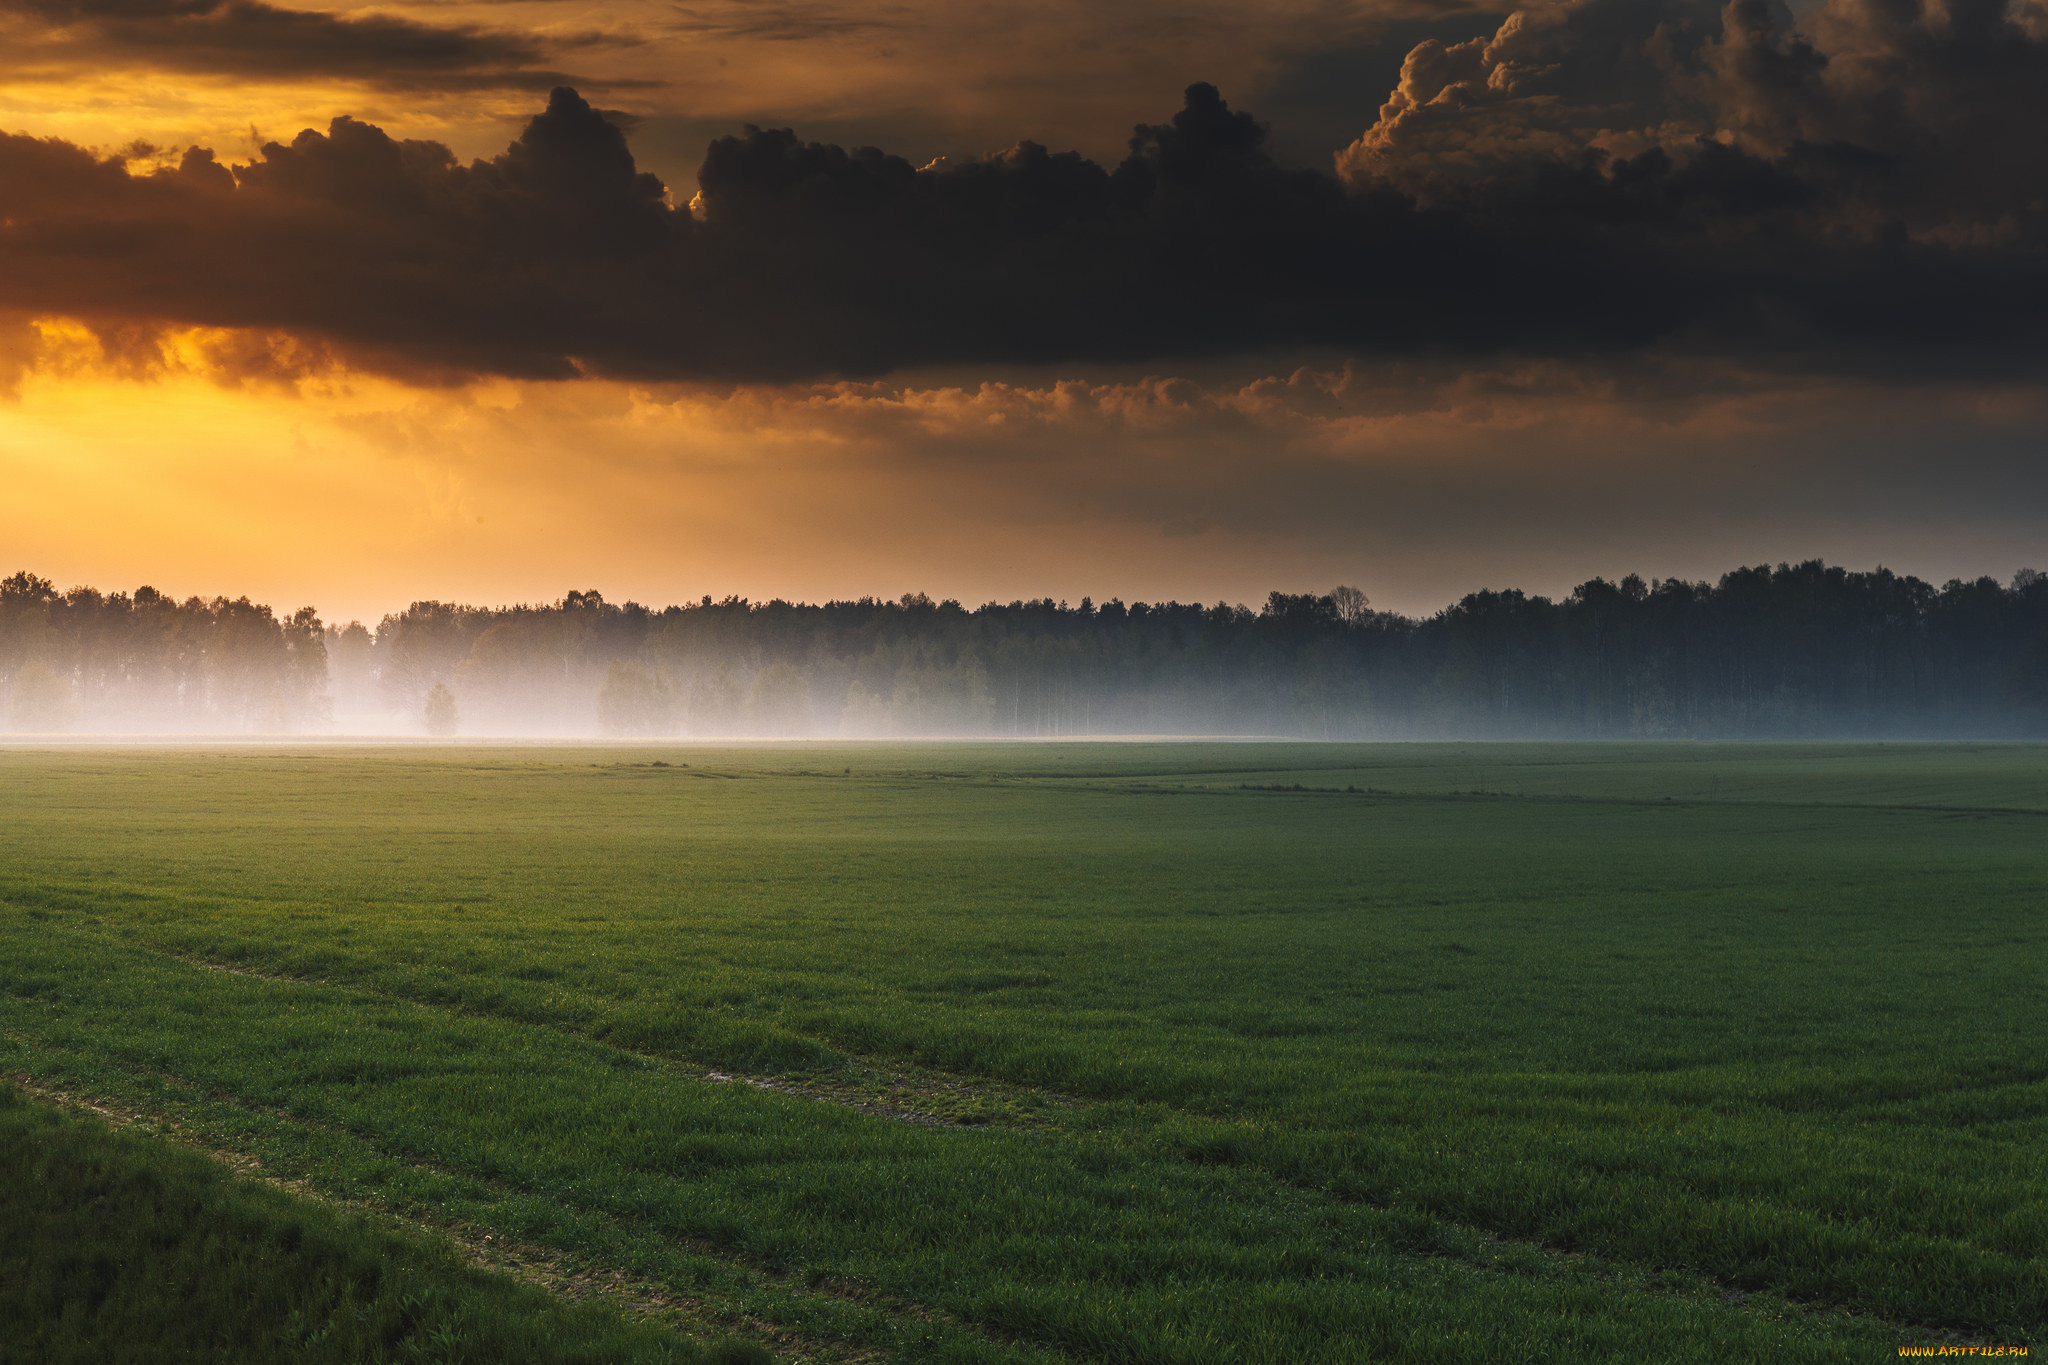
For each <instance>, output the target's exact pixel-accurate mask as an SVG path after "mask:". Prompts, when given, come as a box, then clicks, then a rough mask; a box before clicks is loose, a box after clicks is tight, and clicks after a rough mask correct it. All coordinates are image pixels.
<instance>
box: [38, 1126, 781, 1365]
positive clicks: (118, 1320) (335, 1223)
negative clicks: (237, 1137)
mask: <svg viewBox="0 0 2048 1365" xmlns="http://www.w3.org/2000/svg"><path fill="white" fill-rule="evenodd" d="M0 1207H5V1208H6V1210H7V1214H8V1216H7V1218H6V1219H5V1220H0V1322H4V1323H5V1324H6V1326H5V1328H4V1329H0V1331H4V1333H5V1337H4V1341H0V1358H4V1359H8V1360H21V1361H31V1360H33V1361H41V1362H46V1363H47V1365H57V1363H58V1362H67V1363H68V1362H86V1361H91V1362H116V1361H136V1362H150V1365H160V1363H161V1362H169V1361H181V1360H189V1361H205V1362H209V1363H210V1365H223V1363H225V1362H236V1363H239V1362H259V1361H272V1360H285V1359H288V1360H296V1361H304V1362H308V1365H312V1363H313V1362H327V1361H332V1362H337V1365H340V1363H343V1362H346V1363H348V1365H358V1363H360V1362H387V1361H388V1362H420V1363H421V1365H427V1363H429V1362H431V1363H433V1365H460V1362H465V1361H467V1362H477V1363H478V1365H482V1363H483V1362H493V1363H494V1365H526V1363H527V1362H551V1363H552V1362H587V1363H588V1365H613V1363H615V1362H632V1365H721V1363H722V1362H731V1363H732V1365H740V1363H741V1362H751V1361H757V1360H758V1361H761V1362H764V1365H765V1362H766V1361H767V1359H768V1357H767V1356H766V1355H765V1354H763V1353H762V1352H761V1351H760V1348H759V1347H751V1346H745V1345H743V1344H739V1343H721V1344H720V1345H718V1346H716V1347H714V1348H712V1350H711V1351H710V1352H709V1353H706V1352H701V1351H698V1350H695V1349H693V1348H691V1347H690V1346H688V1345H686V1344H684V1343H683V1342H682V1341H681V1340H679V1339H678V1338H677V1337H676V1336H674V1335H673V1334H671V1333H667V1332H663V1331H660V1330H658V1329H656V1328H654V1327H653V1326H651V1325H647V1324H635V1323H628V1322H625V1321H622V1320H621V1318H620V1317H619V1316H618V1315H617V1314H616V1313H613V1312H608V1311H605V1310H604V1309H602V1308H597V1307H594V1306H588V1305H577V1304H570V1303H565V1302H563V1301H562V1300H560V1299H558V1298H556V1297H553V1296H550V1295H548V1294H545V1293H542V1292H541V1291H539V1290H537V1289H533V1288H531V1287H528V1286H525V1285H522V1284H519V1283H517V1282H515V1281H514V1280H511V1279H509V1278H506V1277H504V1276H500V1275H491V1274H486V1273H482V1272H479V1271H478V1270H476V1269H475V1268H473V1267H472V1266H470V1265H469V1264H467V1263H466V1261H465V1260H464V1259H463V1258H461V1257H459V1256H458V1255H456V1254H455V1253H454V1252H453V1251H452V1249H450V1248H449V1247H448V1246H446V1245H443V1244H441V1243H439V1242H438V1241H435V1240H433V1239H428V1238H422V1237H420V1236H419V1235H417V1234H413V1235H406V1234H403V1233H400V1232H397V1231H394V1230H392V1229H390V1228H388V1227H380V1226H378V1225H376V1224H375V1223H374V1222H372V1221H370V1220H367V1219H365V1218H363V1217H362V1216H360V1215H354V1216H351V1215H348V1214H344V1213H339V1212H337V1211H335V1210H333V1209H330V1208H327V1207H324V1206H322V1205H321V1204H318V1203H311V1202H308V1201H305V1200H302V1199H296V1198H293V1197H291V1196H290V1195H287V1194H283V1193H280V1192H278V1191H276V1190H273V1189H270V1188H267V1187H265V1186H262V1185H257V1184H252V1183H250V1182H248V1181H245V1180H237V1179H235V1178H233V1177H232V1176H230V1175H229V1174H228V1173H227V1172H226V1171H224V1170H223V1169H222V1168H221V1167H220V1166H219V1165H217V1164H215V1163H214V1162H211V1161H208V1160H206V1159H205V1158H203V1157H201V1156H198V1155H195V1154H193V1153H191V1152H188V1151H183V1150H180V1149H178V1148H176V1147H172V1146H168V1145H166V1144H163V1143H160V1142H151V1141H147V1140H143V1139H138V1138H136V1137H133V1136H129V1135H126V1134H120V1133H113V1132H109V1131H108V1130H107V1129H106V1128H105V1127H103V1126H101V1125H99V1124H96V1123H93V1122H91V1121H89V1120H81V1119H79V1118H77V1117H72V1116H67V1115H63V1114H60V1113H58V1112H57V1111H55V1110H52V1109H49V1108H47V1107H44V1106H39V1105H31V1104H29V1103H27V1102H26V1101H24V1100H22V1099H21V1098H19V1097H17V1096H15V1095H13V1094H9V1093H0Z"/></svg>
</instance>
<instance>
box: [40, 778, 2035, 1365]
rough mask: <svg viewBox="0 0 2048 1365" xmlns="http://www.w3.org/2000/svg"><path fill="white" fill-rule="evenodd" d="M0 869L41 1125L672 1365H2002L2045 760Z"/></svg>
mask: <svg viewBox="0 0 2048 1365" xmlns="http://www.w3.org/2000/svg"><path fill="white" fill-rule="evenodd" d="M0 827H4V829H5V831H6V833H5V836H4V840H5V841H4V844H0V849H4V854H0V935H4V944H0V1073H5V1074H8V1075H12V1076H14V1077H15V1078H16V1082H17V1084H18V1085H19V1086H20V1087H21V1088H23V1089H24V1090H26V1091H28V1092H30V1093H31V1094H32V1095H34V1096H38V1097H40V1098H39V1099H36V1100H35V1101H34V1103H35V1104H36V1105H37V1106H42V1105H45V1104H47V1103H52V1102H63V1101H69V1102H72V1103H73V1104H76V1103H78V1102H82V1101H91V1102H92V1103H94V1104H96V1105H98V1106H100V1107H102V1108H103V1109H105V1110H108V1111H110V1112H112V1113H114V1114H116V1115H119V1116H126V1117H127V1118H128V1119H130V1120H132V1121H133V1122H134V1124H135V1126H136V1127H137V1128H138V1130H139V1131H141V1132H143V1133H162V1134H166V1135H169V1136H172V1137H174V1138H175V1139H176V1140H177V1141H178V1142H180V1143H183V1144H187V1145H196V1146H198V1147H200V1148H203V1149H206V1150H207V1151H209V1152H211V1153H213V1154H215V1155H216V1156H219V1157H222V1158H224V1159H226V1160H228V1161H229V1162H230V1163H232V1164H234V1165H237V1166H240V1167H242V1168H244V1169H248V1170H251V1171H255V1172H258V1173H260V1174H261V1175H262V1176H264V1177H266V1178H268V1179H270V1180H272V1181H276V1182H283V1183H286V1184H288V1185H290V1186H291V1187H292V1188H293V1189H295V1190H297V1191H298V1192H299V1193H298V1194H296V1195H294V1196H292V1197H293V1198H295V1199H298V1200H299V1201H301V1202H306V1203H309V1204H310V1203H313V1202H316V1201H318V1202H328V1203H335V1204H339V1205H340V1206H342V1207H341V1212H342V1213H345V1214H346V1215H347V1216H349V1217H360V1218H363V1219H374V1218H384V1219H386V1220H388V1219H389V1218H391V1217H393V1216H402V1217H403V1218H405V1219H406V1220H408V1221H409V1223H410V1224H411V1225H414V1226H417V1225H420V1224H424V1225H426V1226H427V1227H429V1228H430V1229H434V1230H436V1231H435V1232H434V1233H433V1234H431V1235H429V1234H422V1236H425V1237H427V1240H426V1241H419V1242H416V1243H415V1244H413V1245H416V1246H418V1247H423V1248H425V1250H422V1251H418V1252H417V1254H418V1255H423V1256H442V1257H444V1258H446V1257H450V1256H452V1255H453V1254H454V1252H453V1251H451V1250H450V1248H457V1249H459V1248H464V1247H466V1248H469V1249H470V1250H471V1251H472V1252H476V1251H477V1249H479V1248H485V1247H488V1246H509V1247H514V1248H518V1249H519V1252H518V1256H515V1257H514V1260H515V1261H516V1260H517V1259H518V1258H519V1257H524V1258H525V1260H526V1263H527V1264H529V1265H532V1264H545V1265H548V1266H551V1267H553V1268H554V1270H553V1272H552V1273H553V1274H554V1275H555V1278H556V1280H557V1281H560V1280H562V1278H563V1277H564V1276H572V1277H579V1279H578V1282H581V1283H586V1284H600V1285H611V1286H614V1287H615V1289H614V1290H613V1291H608V1293H609V1297H608V1296H607V1294H599V1295H598V1296H597V1301H598V1302H599V1303H601V1304H602V1303H606V1302H612V1301H614V1300H616V1302H617V1303H619V1304H621V1305H623V1307H622V1308H621V1309H620V1311H621V1312H622V1313H625V1314H626V1315H627V1316H628V1317H636V1316H637V1317H642V1318H646V1317H652V1318H653V1319H654V1320H655V1322H657V1323H663V1324H668V1325H673V1326H677V1327H679V1328H680V1329H681V1330H682V1331H684V1332H685V1333H686V1334H694V1335H696V1336H712V1335H717V1334H718V1333H721V1332H726V1331H732V1332H737V1333H739V1334H740V1335H742V1336H744V1337H747V1338H750V1339H752V1340H754V1341H756V1342H759V1343H762V1344H764V1345H766V1346H768V1347H769V1348H770V1349H772V1350H773V1351H774V1352H775V1353H776V1354H777V1355H778V1356H781V1357H784V1358H788V1359H814V1360H858V1361H881V1360H890V1361H898V1360H900V1361H925V1360H932V1361H959V1362H967V1361H1014V1362H1027V1361H1029V1362H1052V1361H1076V1362H1078V1361H1097V1360H1104V1361H1121V1362H1141V1361H1142V1362H1218V1363H1219V1365H1221V1363H1222V1362H1274V1363H1275V1365H1279V1363H1281V1362H1288V1363H1292V1362H1355V1361H1359V1360H1368V1359H1386V1360H1402V1361H1474V1362H1478V1361H1487V1362H1498V1361H1578V1360H1586V1361H1608V1360H1612V1361H1624V1360H1626V1361H1644V1360H1658V1361H1695V1360H1697V1361H1710V1360H1711V1361H1727V1360H1771V1361H1808V1360H1812V1361H1822V1360H1827V1361H1834V1360H1877V1359H1885V1358H1891V1357H1893V1356H1894V1355H1895V1353H1896V1348H1897V1347H1898V1346H1899V1345H1900V1344H1902V1343H1909V1342H1917V1343H1927V1342H1937V1343H1962V1344H1967V1343H1988V1344H2007V1345H2014V1344H2019V1345H2030V1346H2032V1347H2034V1348H2035V1349H2039V1348H2041V1347H2043V1346H2048V1329H2044V1324H2048V985H2044V973H2048V750H2044V749H2042V748H2039V747H2030V746H1923V745H1890V746H1885V745H1868V746H1848V745H1830V746H1817V745H1816V746H1761V745H1758V746H1735V745H1676V744H1672V745H1631V746H1622V745H1590V744H1589V745H1387V746H1370V745H1359V746H1353V745H1325V746H1311V745H1264V744H1262V745H1250V744H1244V745H1231V744H1153V745H1137V744H1129V745H1123V744H1072V745H1008V746H1005V745H957V746H939V745H925V746H858V745H805V746H786V747H780V748H740V747H731V748H717V747H710V746H688V747H678V746H663V747H648V746H643V747H637V748H628V747H605V748H598V747H589V748H578V749H566V748H539V747H531V746H525V747H522V746H505V747H496V748H490V747H468V748H429V747H412V748H394V749H385V750H366V749H353V748H343V747H334V748H304V749H274V748H257V747H249V748H232V747H224V746H223V747H216V748H212V749H207V748H180V749H156V750H116V749H71V750H54V751H38V750H32V749H20V748H17V749H11V750H0ZM18 1108H19V1107H18V1106H17V1107H16V1108H12V1109H7V1110H0V1115H14V1116H15V1117H14V1118H10V1119H9V1122H16V1121H17V1120H18V1119H19V1113H17V1109H18ZM19 1112H20V1113H29V1112H32V1111H29V1110H20V1111H19ZM20 1121H26V1120H20ZM52 1131H53V1132H54V1131H56V1130H54V1129H53V1130H52ZM67 1131H74V1132H76V1133H78V1134H82V1135H83V1136H81V1137H79V1138H78V1139H77V1140H78V1141H81V1142H84V1141H88V1140H90V1141H105V1140H106V1139H105V1138H104V1137H103V1136H101V1135H98V1134H97V1133H96V1132H95V1131H94V1130H93V1129H91V1128H88V1127H80V1126H78V1125H77V1124H75V1123H74V1124H72V1127H71V1129H69V1130H67ZM124 1140H127V1141H134V1140H135V1139H134V1138H133V1137H132V1136H131V1138H129V1139H124ZM45 1141H46V1142H47V1141H54V1139H45ZM242 1183H244V1184H246V1183H249V1182H246V1181H244V1182H242ZM280 1197H282V1196H280ZM18 1202H19V1199H18V1196H14V1195H11V1196H10V1203H18ZM8 1216H9V1217H10V1218H12V1219H14V1220H15V1221H17V1222H19V1221H20V1220H22V1219H23V1218H25V1217H27V1216H28V1215H26V1214H23V1213H22V1212H21V1211H20V1210H19V1209H15V1208H11V1209H10V1210H9V1211H8ZM37 1216H41V1215H37ZM51 1216H55V1215H51ZM280 1216H281V1215H280ZM337 1216H340V1215H339V1214H337ZM365 1226H367V1224H365ZM337 1235H338V1234H337ZM350 1235H352V1236H353V1235H360V1236H365V1237H367V1236H369V1235H370V1234H369V1233H367V1232H362V1233H359V1234H358V1233H352V1234H350ZM380 1235H381V1234H380ZM393 1235H395V1234H393ZM434 1237H440V1238H442V1239H443V1240H442V1241H434V1240H433V1238H434ZM487 1239H488V1240H487ZM407 1254H415V1253H407ZM486 1259H487V1260H488V1256H486ZM451 1264H452V1262H451ZM448 1273H450V1274H453V1273H454V1272H453V1271H449V1272H448ZM528 1278H534V1277H533V1276H531V1275H529V1276H528ZM540 1278H541V1279H542V1281H543V1283H545V1280H546V1277H545V1276H543V1277H540ZM465 1283H466V1282H465ZM478 1283H482V1281H479V1282H478ZM492 1283H493V1285H494V1286H495V1287H492V1288H490V1290H489V1292H491V1293H511V1292H512V1288H508V1287H506V1286H504V1285H498V1284H496V1282H492ZM513 1288H518V1287H516V1286H515V1287H513ZM465 1292H468V1291H465ZM474 1292H476V1293H484V1292H485V1290H484V1289H476V1290H474ZM522 1292H526V1291H525V1290H524V1289H522ZM69 1311H74V1312H85V1311H86V1310H84V1309H73V1310H69ZM534 1311H539V1310H538V1309H536V1310H534ZM578 1321H579V1322H580V1321H582V1320H581V1319H578ZM647 1325H648V1324H646V1323H641V1324H639V1326H638V1327H634V1328H632V1330H634V1331H638V1330H640V1328H643V1327H646V1326H647ZM9 1330H10V1329H9V1328H8V1327H7V1326H5V1325H0V1334H5V1333H6V1332H8V1331H9ZM565 1330H566V1329H565ZM579 1330H582V1329H580V1328H579ZM589 1330H592V1331H596V1330H597V1329H596V1328H595V1327H592V1328H590V1329H589ZM607 1330H609V1329H607ZM619 1330H621V1331H626V1330H627V1328H626V1327H623V1326H622V1327H620V1328H619ZM622 1339H623V1338H622ZM636 1339H637V1338H636ZM409 1340H412V1341H413V1343H414V1344H413V1345H412V1346H411V1347H409V1348H408V1349H412V1350H413V1351H414V1352H415V1354H414V1356H413V1357H406V1358H430V1357H429V1356H421V1355H419V1352H420V1351H422V1350H425V1349H426V1348H425V1347H423V1346H420V1345H419V1339H418V1338H413V1339H409ZM5 1358H7V1352H6V1349H5V1346H4V1344H0V1359H5ZM24 1358H26V1357H24ZM365 1358H368V1357H365ZM391 1358H393V1359H398V1358H400V1357H399V1356H396V1355H394V1356H392V1357H391ZM431 1358H446V1359H448V1360H451V1361H453V1360H456V1359H474V1360H483V1359H486V1358H488V1357H487V1356H480V1355H476V1354H474V1350H473V1349H472V1354H470V1355H468V1356H464V1355H462V1354H461V1353H460V1351H457V1350H455V1349H454V1348H450V1352H449V1353H447V1354H445V1356H444V1357H431ZM564 1358H568V1357H566V1356H565V1357H564Z"/></svg>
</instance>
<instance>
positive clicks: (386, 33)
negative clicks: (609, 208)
mask: <svg viewBox="0 0 2048 1365" xmlns="http://www.w3.org/2000/svg"><path fill="white" fill-rule="evenodd" d="M0 15H7V16H12V17H13V18H14V20H15V21H16V22H15V25H14V31H13V32H12V33H11V34H10V35H9V36H8V38H7V39H6V40H5V46H4V47H0V53H4V54H5V55H6V56H7V57H8V58H9V59H10V63H11V64H12V65H13V66H15V67H16V68H17V74H19V72H20V71H21V69H23V68H27V69H33V68H35V67H38V66H41V67H44V68H46V69H48V70H50V71H51V72H53V73H62V72H66V71H70V70H74V69H75V68H76V67H77V66H79V65H81V64H89V65H94V66H104V65H106V64H109V63H116V64H120V65H125V66H142V67H149V68H153V69H157V70H165V71H183V72H191V73H195V74H208V75H227V76H242V77H251V78H257V79H262V80H278V79H303V78H308V77H312V78H328V79H339V80H353V81H362V82H365V83H368V84H371V85H376V86H380V87H385V88H413V87H426V88H432V89H436V90H454V91H461V90H479V89H538V90H545V89H548V88H549V87H551V86H554V85H558V84H560V83H562V82H563V81H565V80H572V79H576V78H575V77H572V76H568V75H565V74H564V73H563V72H562V71H560V70H558V69H556V68H555V67H554V66H553V65H552V64H553V63H554V62H556V61H558V60H559V59H560V58H561V56H562V55H563V53H564V52H565V51H567V50H573V49H576V48H581V47H589V46H593V45H596V44H597V43H599V42H612V41H616V40H613V39H603V38H599V37H597V36H582V37H568V38H551V39H548V40H546V41H541V40H536V39H535V38H533V37H531V36H529V35H527V34H522V33H513V32H508V31H506V30H502V29H491V28H482V27H478V26H476V25H473V24H425V23H420V22H418V21H416V20H412V19H403V18H398V17H396V16H392V15H381V14H369V15H362V16H358V17H345V16H342V15H336V14H329V13H324V12H321V11H317V10H297V9H285V8H281V7H279V6H276V5H270V4H265V3H262V0H0ZM585 83H586V84H591V82H588V81H586V82H585Z"/></svg>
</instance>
